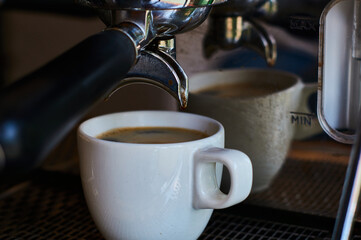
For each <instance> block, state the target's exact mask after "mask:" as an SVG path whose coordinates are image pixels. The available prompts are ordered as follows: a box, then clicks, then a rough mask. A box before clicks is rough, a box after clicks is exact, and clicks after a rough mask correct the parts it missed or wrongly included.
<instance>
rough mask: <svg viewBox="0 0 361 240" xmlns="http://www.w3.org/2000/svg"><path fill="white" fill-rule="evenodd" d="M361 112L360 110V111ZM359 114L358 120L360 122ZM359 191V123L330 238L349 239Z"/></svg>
mask: <svg viewBox="0 0 361 240" xmlns="http://www.w3.org/2000/svg"><path fill="white" fill-rule="evenodd" d="M360 113H361V112H360ZM360 117H361V115H359V118H358V122H360V119H361V118H360ZM360 191H361V125H359V128H358V131H357V138H356V142H355V144H354V145H353V148H352V153H351V157H350V161H349V164H348V169H347V172H346V177H345V182H344V185H343V191H342V196H341V201H340V207H339V210H338V213H337V218H336V224H335V228H334V232H333V236H332V239H333V240H337V239H342V240H347V239H351V236H352V231H353V226H354V221H355V218H356V214H357V210H358V205H359V200H360Z"/></svg>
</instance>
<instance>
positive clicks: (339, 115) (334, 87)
mask: <svg viewBox="0 0 361 240" xmlns="http://www.w3.org/2000/svg"><path fill="white" fill-rule="evenodd" d="M353 13H354V4H353V0H335V1H332V2H331V3H329V4H328V5H327V6H326V8H325V10H324V11H323V13H322V15H321V18H320V42H319V79H318V81H319V91H318V106H317V107H318V117H319V121H320V124H321V126H322V127H323V129H324V130H325V132H326V133H328V134H329V135H330V136H331V137H332V138H333V139H335V140H336V141H340V142H343V143H348V144H351V143H353V142H354V141H355V132H356V128H357V124H358V123H357V121H356V119H357V116H358V110H359V106H360V91H361V88H360V83H359V82H360V81H359V79H360V65H359V61H358V60H356V59H354V58H353V57H352V46H353V45H354V44H353V43H352V33H353V32H354V30H353V28H354V18H353V15H354V14H353Z"/></svg>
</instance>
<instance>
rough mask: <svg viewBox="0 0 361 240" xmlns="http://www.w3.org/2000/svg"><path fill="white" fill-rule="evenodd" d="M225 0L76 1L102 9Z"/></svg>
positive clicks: (159, 7) (154, 7)
mask: <svg viewBox="0 0 361 240" xmlns="http://www.w3.org/2000/svg"><path fill="white" fill-rule="evenodd" d="M225 1H227V0H209V1H203V0H157V1H154V0H142V1H139V0H77V2H78V3H80V4H82V5H85V6H88V7H92V8H103V9H129V10H165V9H178V8H194V7H204V6H210V5H214V4H219V3H223V2H225Z"/></svg>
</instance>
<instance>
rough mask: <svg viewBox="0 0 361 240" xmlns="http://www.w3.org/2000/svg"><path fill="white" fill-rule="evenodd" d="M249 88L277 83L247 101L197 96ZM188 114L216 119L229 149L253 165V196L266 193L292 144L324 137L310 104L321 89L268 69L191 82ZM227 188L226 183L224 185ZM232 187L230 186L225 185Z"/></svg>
mask: <svg viewBox="0 0 361 240" xmlns="http://www.w3.org/2000/svg"><path fill="white" fill-rule="evenodd" d="M239 82H242V83H248V84H251V85H254V86H260V85H262V84H269V83H272V84H274V85H276V86H277V90H274V91H273V92H270V93H267V94H264V95H260V96H254V97H243V98H222V97H219V96H212V95H204V94H198V93H197V92H199V91H201V90H204V89H206V88H209V87H213V86H219V85H223V84H233V83H239ZM189 84H190V96H189V104H188V107H187V111H189V112H192V113H196V114H201V115H205V116H208V117H211V118H213V119H215V120H217V121H219V122H221V123H222V125H223V126H224V128H225V131H226V137H225V139H226V140H225V146H226V147H228V148H233V149H238V150H240V151H242V152H244V153H246V154H247V155H248V156H249V157H250V159H251V161H252V166H253V176H254V179H253V187H252V192H258V191H262V190H265V189H267V188H268V187H269V186H270V184H271V183H272V180H273V179H274V178H275V176H276V175H277V173H279V171H280V169H281V167H282V165H283V163H284V162H285V159H286V155H287V153H288V150H289V147H290V143H291V141H292V139H304V138H306V137H309V136H312V135H314V134H316V133H320V132H322V129H321V127H320V125H319V122H318V121H317V117H316V115H315V114H313V113H311V112H310V111H311V110H310V109H309V107H308V99H309V97H310V95H311V94H312V93H316V92H317V84H304V83H302V81H301V79H300V78H299V77H298V76H296V75H294V74H291V73H288V72H284V71H277V70H270V69H269V70H267V69H237V70H223V71H212V72H204V73H199V74H197V75H194V76H192V77H191V78H190V80H189ZM223 182H224V183H225V185H227V183H226V182H227V178H225V179H224V181H223ZM226 187H227V186H226Z"/></svg>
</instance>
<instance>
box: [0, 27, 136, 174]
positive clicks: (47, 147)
mask: <svg viewBox="0 0 361 240" xmlns="http://www.w3.org/2000/svg"><path fill="white" fill-rule="evenodd" d="M135 60H136V49H135V45H134V44H133V42H132V41H131V40H130V39H129V38H128V37H127V36H126V35H125V34H124V33H122V32H120V31H117V30H107V31H103V32H101V33H99V34H96V35H93V36H91V37H89V38H88V39H86V40H84V41H83V42H81V43H79V44H78V45H77V46H75V47H73V48H72V49H70V50H69V51H67V52H66V53H64V54H62V55H61V56H59V57H57V58H56V59H55V60H53V61H51V62H50V63H48V64H47V65H45V66H44V67H42V68H41V69H39V70H37V71H35V72H34V73H32V74H30V75H28V76H26V77H24V78H23V79H21V80H18V81H17V82H15V83H14V84H12V85H10V86H9V87H7V88H4V89H2V91H1V92H0V168H1V166H2V169H3V171H1V170H0V174H4V175H5V174H6V175H7V173H10V174H13V173H23V172H27V171H29V170H32V169H34V168H35V167H37V166H38V165H39V164H40V163H41V160H43V159H44V158H45V157H46V156H47V155H48V154H49V153H50V151H51V150H52V149H53V148H54V147H55V146H56V145H57V144H58V143H59V142H60V141H61V140H62V139H63V138H64V137H65V135H66V134H67V133H69V132H70V130H71V129H72V128H74V126H75V125H76V124H77V123H78V122H79V120H81V118H82V117H84V115H85V114H86V113H87V112H88V110H89V109H90V108H91V106H93V105H94V104H95V103H96V102H99V101H100V100H101V99H104V97H105V96H106V95H107V94H109V93H110V92H111V90H112V89H113V88H114V87H115V86H116V85H117V84H118V83H119V81H120V80H121V79H122V78H123V77H124V76H125V74H126V73H127V72H128V71H129V69H130V68H131V67H132V65H133V64H134V62H135Z"/></svg>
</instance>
